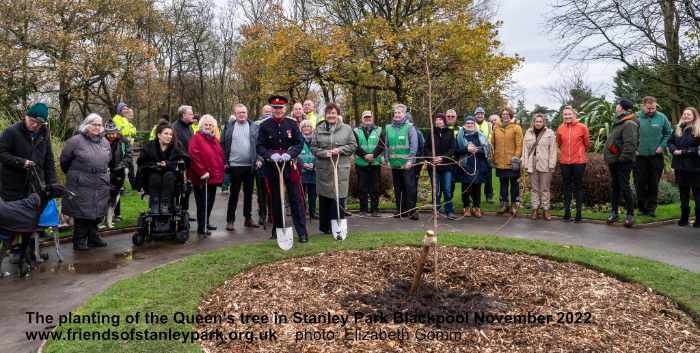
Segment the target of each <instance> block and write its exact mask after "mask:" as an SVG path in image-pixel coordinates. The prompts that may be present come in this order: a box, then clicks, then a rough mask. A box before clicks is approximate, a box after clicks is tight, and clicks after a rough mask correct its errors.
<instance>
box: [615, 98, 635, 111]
mask: <svg viewBox="0 0 700 353" xmlns="http://www.w3.org/2000/svg"><path fill="white" fill-rule="evenodd" d="M617 104H619V105H620V106H621V107H622V109H624V110H625V111H631V110H632V109H634V104H632V102H630V101H628V100H626V99H620V100H619V101H618V102H617Z"/></svg>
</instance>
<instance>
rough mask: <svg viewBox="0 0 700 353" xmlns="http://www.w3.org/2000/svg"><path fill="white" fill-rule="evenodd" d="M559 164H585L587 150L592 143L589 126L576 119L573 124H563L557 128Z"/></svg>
mask: <svg viewBox="0 0 700 353" xmlns="http://www.w3.org/2000/svg"><path fill="white" fill-rule="evenodd" d="M557 144H558V145H559V164H585V163H586V162H588V157H587V156H586V152H587V151H588V147H589V146H590V144H591V141H590V137H589V135H588V127H586V125H584V124H583V123H580V122H578V120H576V119H574V121H573V122H571V124H566V123H564V124H561V126H559V128H558V129H557Z"/></svg>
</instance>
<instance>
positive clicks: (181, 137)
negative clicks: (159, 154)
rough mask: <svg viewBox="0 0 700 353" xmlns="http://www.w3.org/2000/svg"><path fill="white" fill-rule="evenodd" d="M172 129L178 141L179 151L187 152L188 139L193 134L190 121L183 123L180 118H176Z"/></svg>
mask: <svg viewBox="0 0 700 353" xmlns="http://www.w3.org/2000/svg"><path fill="white" fill-rule="evenodd" d="M172 126H173V130H175V137H176V141H177V143H178V147H179V148H180V150H181V151H184V152H185V154H187V151H188V150H189V149H188V148H189V147H190V140H191V139H192V136H194V131H192V123H189V124H185V123H183V122H182V120H180V119H178V120H177V121H175V122H174V123H173V125H172ZM156 140H157V139H156Z"/></svg>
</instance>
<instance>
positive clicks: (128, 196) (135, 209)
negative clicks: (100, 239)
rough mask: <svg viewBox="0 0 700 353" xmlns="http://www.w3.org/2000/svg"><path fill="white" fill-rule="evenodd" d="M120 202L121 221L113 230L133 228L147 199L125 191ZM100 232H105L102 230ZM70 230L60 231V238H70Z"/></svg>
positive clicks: (145, 205) (145, 207) (145, 206)
mask: <svg viewBox="0 0 700 353" xmlns="http://www.w3.org/2000/svg"><path fill="white" fill-rule="evenodd" d="M120 200H121V212H122V214H121V217H122V221H121V222H119V223H116V224H115V225H114V228H113V229H123V228H130V227H135V226H136V222H137V221H138V218H139V215H140V214H141V212H143V211H145V210H146V209H147V208H148V198H145V199H141V195H140V194H139V193H138V192H137V191H133V190H127V191H125V192H124V194H123V195H122V196H121V198H120ZM102 230H107V229H106V228H105V229H102ZM72 235H73V230H72V229H64V230H62V231H61V237H67V236H72Z"/></svg>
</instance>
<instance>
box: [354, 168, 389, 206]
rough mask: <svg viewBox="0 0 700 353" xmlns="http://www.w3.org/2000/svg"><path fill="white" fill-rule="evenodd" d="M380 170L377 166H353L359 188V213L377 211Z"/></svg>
mask: <svg viewBox="0 0 700 353" xmlns="http://www.w3.org/2000/svg"><path fill="white" fill-rule="evenodd" d="M381 168H382V167H381V166H378V165H368V166H365V167H360V166H355V170H356V171H357V185H358V188H359V196H358V198H359V199H360V212H369V211H370V210H371V211H372V212H374V211H377V210H378V209H379V195H380V193H379V186H380V185H381V182H382V180H381V177H382V170H381ZM368 201H369V202H368ZM370 202H371V205H370Z"/></svg>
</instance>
